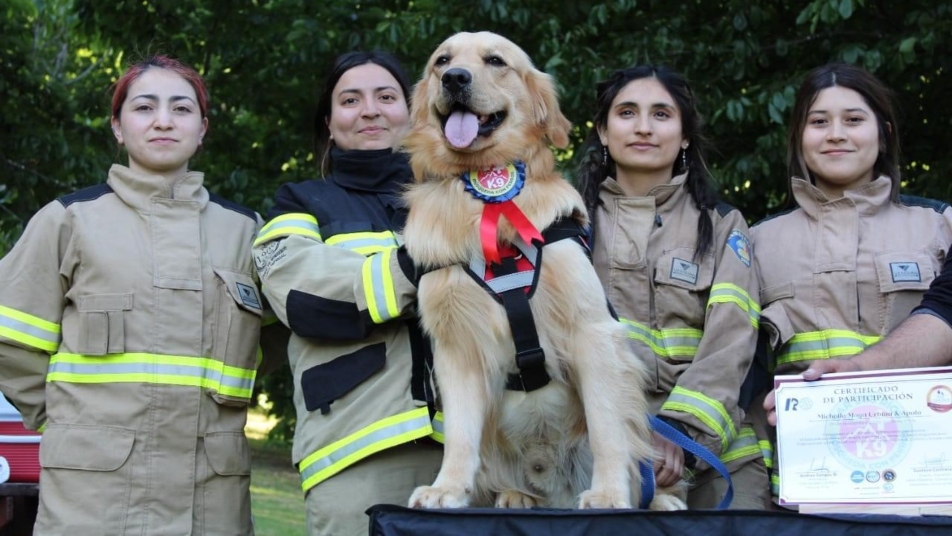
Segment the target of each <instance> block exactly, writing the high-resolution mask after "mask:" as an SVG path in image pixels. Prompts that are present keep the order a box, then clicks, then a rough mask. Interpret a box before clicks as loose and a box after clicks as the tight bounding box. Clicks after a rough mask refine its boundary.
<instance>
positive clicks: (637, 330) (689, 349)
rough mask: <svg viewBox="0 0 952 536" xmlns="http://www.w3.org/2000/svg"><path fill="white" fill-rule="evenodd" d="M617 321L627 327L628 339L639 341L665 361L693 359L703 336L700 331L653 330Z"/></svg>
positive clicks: (678, 329) (622, 320)
mask: <svg viewBox="0 0 952 536" xmlns="http://www.w3.org/2000/svg"><path fill="white" fill-rule="evenodd" d="M619 320H620V321H621V322H622V323H624V324H625V325H626V326H628V328H629V329H628V337H629V338H633V339H637V340H640V341H641V342H643V343H645V344H647V345H648V346H649V347H650V348H651V350H652V351H653V352H654V353H655V354H657V355H659V356H661V357H664V358H667V359H679V360H682V361H683V360H690V359H693V358H694V354H695V353H697V347H698V345H699V344H700V343H701V336H702V335H703V332H702V331H701V330H699V329H694V328H670V329H665V330H653V329H648V328H647V327H645V326H643V325H642V324H639V323H638V322H634V321H632V320H628V319H627V318H620V319H619ZM685 358H687V359H685Z"/></svg>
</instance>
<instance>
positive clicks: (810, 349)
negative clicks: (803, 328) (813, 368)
mask: <svg viewBox="0 0 952 536" xmlns="http://www.w3.org/2000/svg"><path fill="white" fill-rule="evenodd" d="M879 340H880V337H878V336H876V335H860V334H858V333H851V332H848V331H846V330H827V331H817V332H809V333H798V334H796V335H794V336H793V337H792V338H791V339H790V342H788V343H787V344H786V346H784V347H783V348H782V349H781V351H780V355H778V356H777V363H780V364H782V363H793V362H796V361H812V360H815V359H830V358H832V357H845V356H851V355H856V354H858V353H860V352H862V351H863V350H865V349H866V348H867V347H869V346H871V345H873V344H875V343H877V342H878V341H879Z"/></svg>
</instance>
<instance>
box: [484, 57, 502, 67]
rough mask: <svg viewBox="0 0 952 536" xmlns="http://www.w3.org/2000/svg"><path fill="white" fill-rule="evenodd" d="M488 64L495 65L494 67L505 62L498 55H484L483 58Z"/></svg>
mask: <svg viewBox="0 0 952 536" xmlns="http://www.w3.org/2000/svg"><path fill="white" fill-rule="evenodd" d="M484 61H485V62H486V63H487V64H488V65H495V66H496V67H505V66H506V62H505V61H503V59H502V58H500V57H499V56H486V59H485V60H484Z"/></svg>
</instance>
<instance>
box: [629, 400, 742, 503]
mask: <svg viewBox="0 0 952 536" xmlns="http://www.w3.org/2000/svg"><path fill="white" fill-rule="evenodd" d="M650 420H651V427H652V428H654V430H655V431H656V432H658V433H659V434H661V437H663V438H665V439H667V440H668V441H670V442H672V443H674V444H675V445H677V446H679V447H681V448H682V449H684V450H686V451H688V452H690V453H691V454H694V455H695V456H697V457H698V458H700V459H702V460H704V461H705V462H707V464H708V465H710V466H711V467H713V468H714V469H715V470H716V471H717V472H718V473H720V475H721V476H722V477H724V480H726V481H727V493H725V494H724V498H723V499H721V502H720V504H718V505H717V509H718V510H724V509H726V508H727V507H728V506H730V505H731V501H733V500H734V484H733V482H731V474H730V471H728V470H727V467H725V466H724V464H723V463H721V460H719V459H718V458H717V456H715V455H714V454H713V453H712V452H711V451H709V450H707V449H706V448H704V447H703V446H701V445H700V444H698V443H697V442H696V441H694V440H693V439H691V438H689V437H687V436H686V435H684V434H682V433H681V432H679V431H677V430H676V429H675V428H674V427H673V426H671V425H670V424H668V423H666V422H664V421H662V420H661V419H659V418H657V417H655V416H651V418H650ZM638 471H639V472H640V473H641V508H643V509H644V508H647V507H648V505H649V504H651V501H652V499H654V488H655V479H654V469H653V468H652V465H651V464H649V463H647V462H645V461H641V462H639V463H638ZM646 498H647V501H646V500H645V499H646Z"/></svg>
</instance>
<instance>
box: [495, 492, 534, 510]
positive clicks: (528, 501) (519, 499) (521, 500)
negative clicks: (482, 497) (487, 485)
mask: <svg viewBox="0 0 952 536" xmlns="http://www.w3.org/2000/svg"><path fill="white" fill-rule="evenodd" d="M536 506H539V501H538V500H537V499H536V498H535V497H533V496H532V495H528V494H526V493H523V492H521V491H516V490H508V491H501V492H499V494H498V495H496V508H535V507H536Z"/></svg>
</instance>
